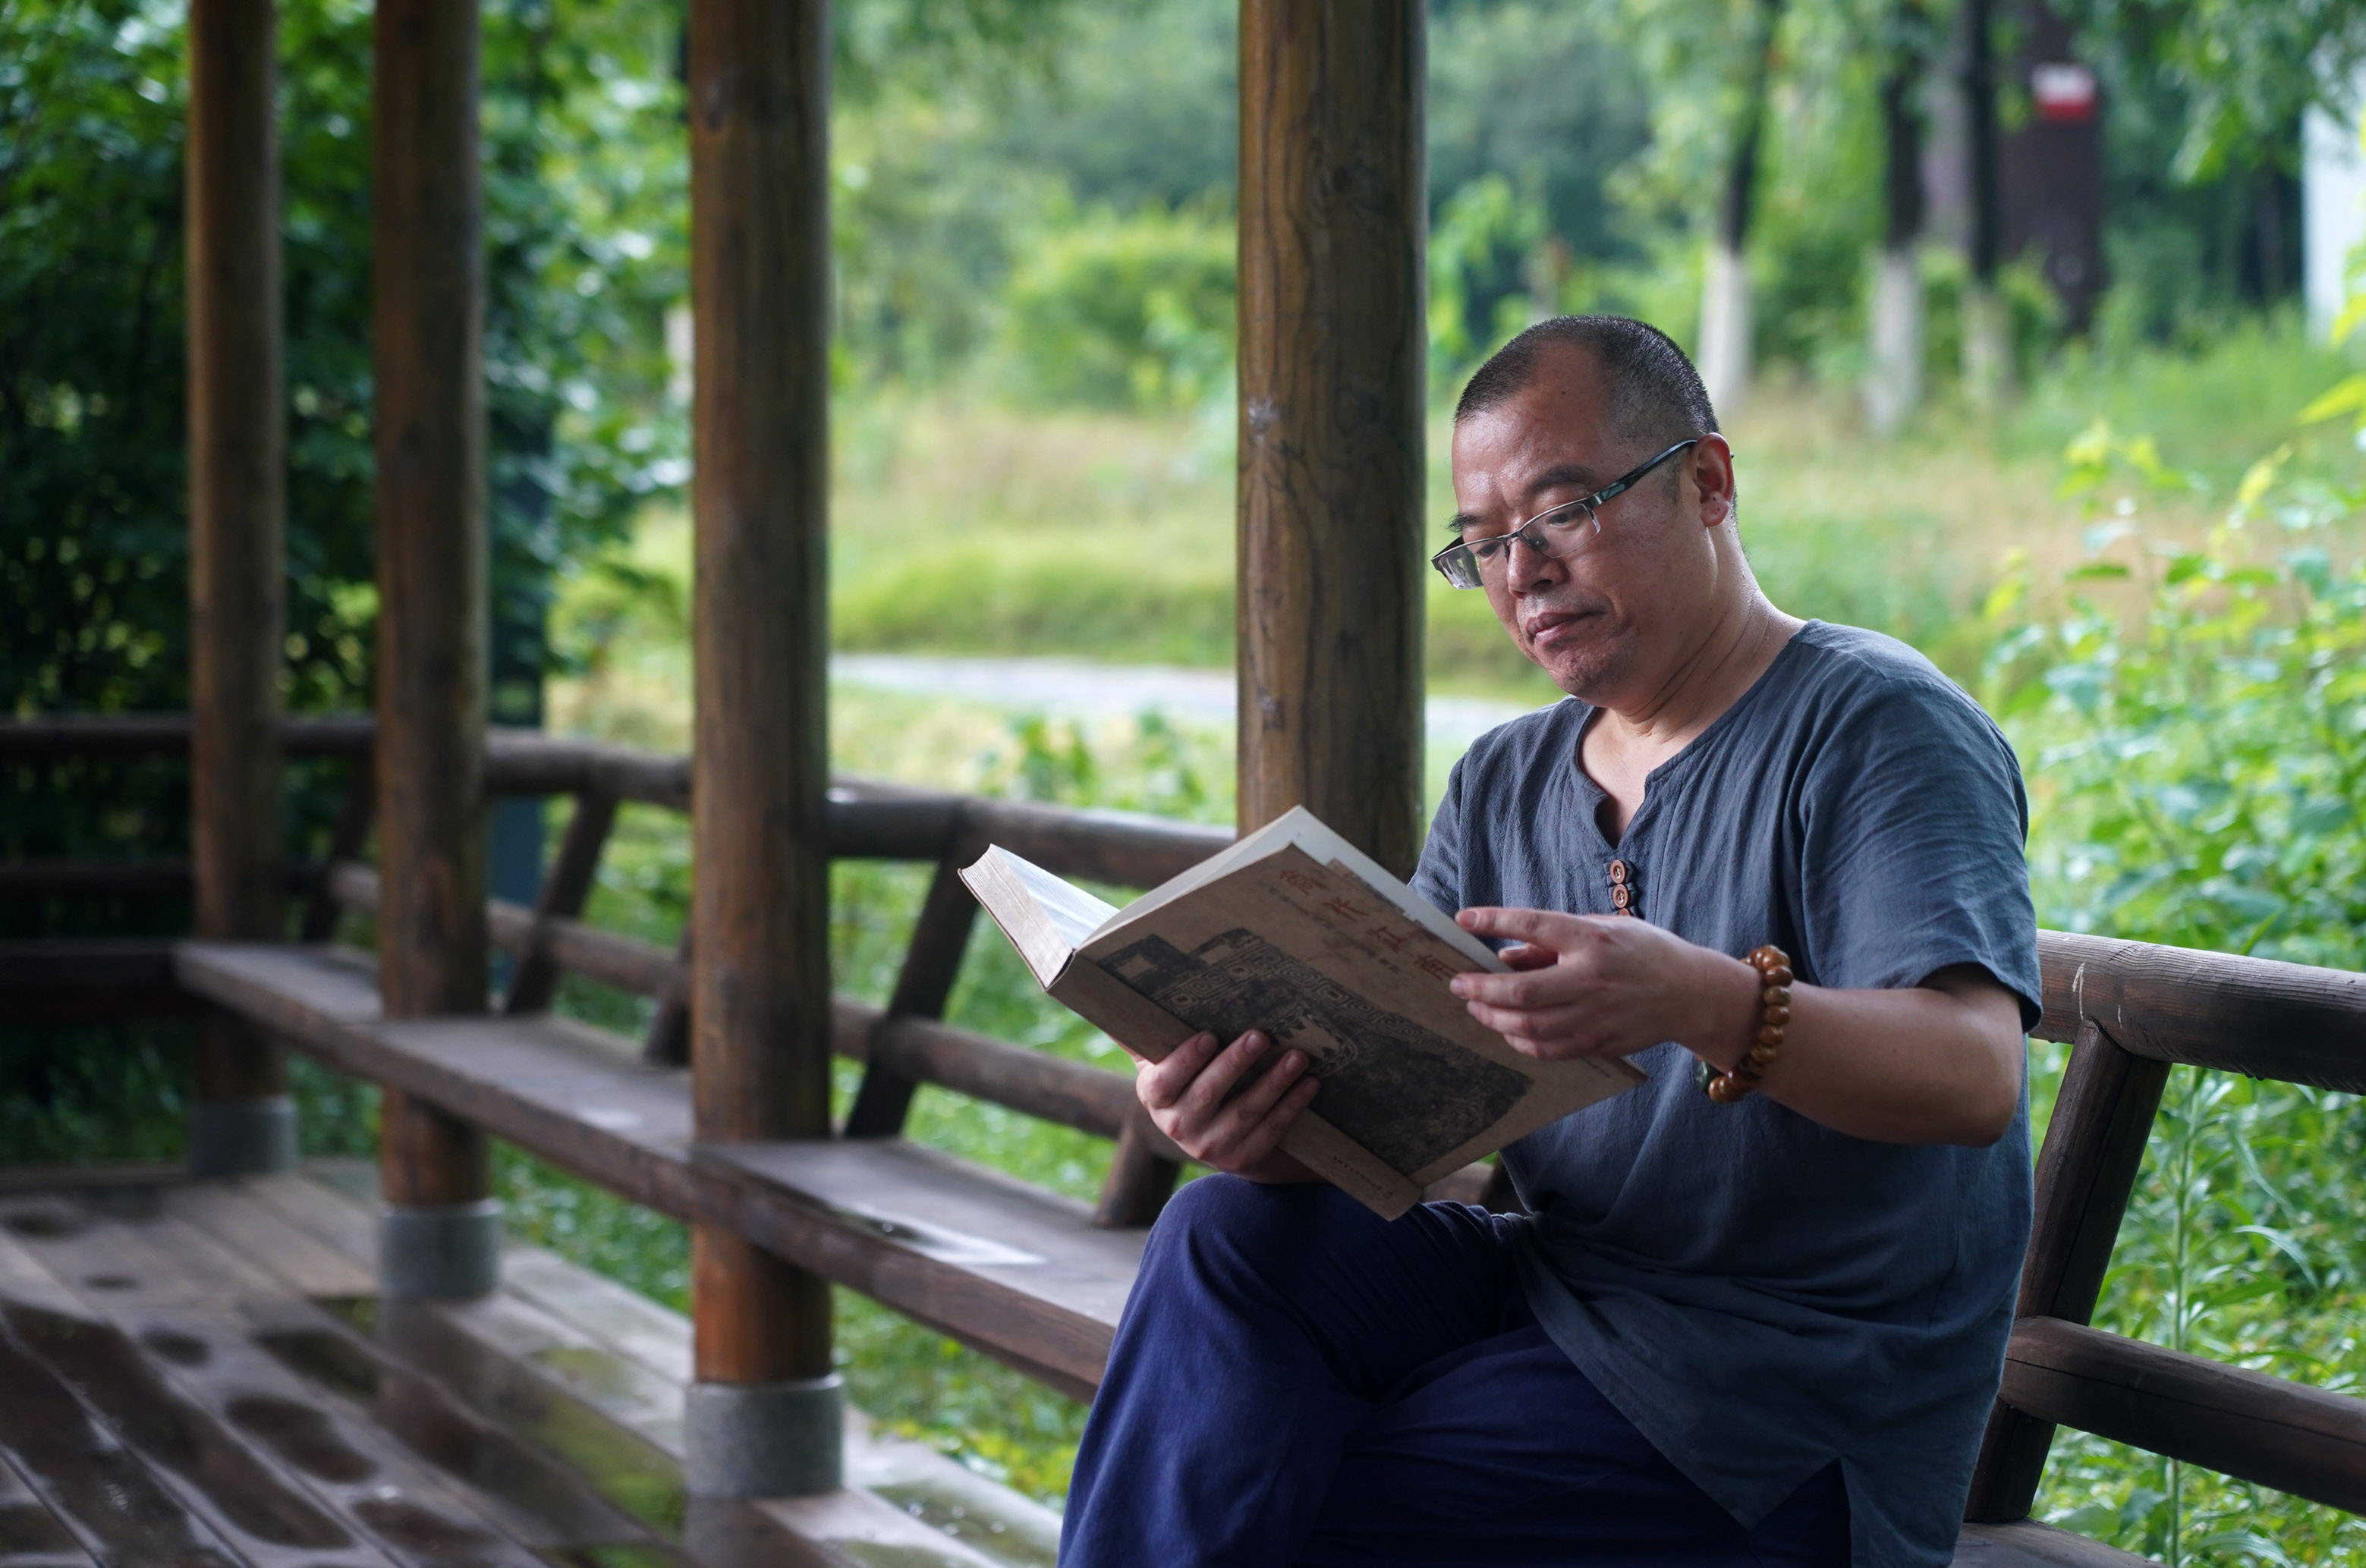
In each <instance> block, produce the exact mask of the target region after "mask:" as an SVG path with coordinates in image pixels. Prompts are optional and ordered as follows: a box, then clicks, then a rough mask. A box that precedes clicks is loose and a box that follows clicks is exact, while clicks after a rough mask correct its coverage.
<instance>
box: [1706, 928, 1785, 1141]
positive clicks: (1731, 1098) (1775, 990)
mask: <svg viewBox="0 0 2366 1568" xmlns="http://www.w3.org/2000/svg"><path fill="white" fill-rule="evenodd" d="M1743 961H1744V962H1746V963H1748V964H1749V965H1750V967H1751V968H1752V969H1756V970H1757V971H1758V1033H1757V1035H1756V1036H1753V1037H1752V1040H1751V1042H1750V1049H1749V1050H1747V1051H1745V1052H1744V1053H1742V1058H1741V1060H1740V1061H1738V1062H1735V1063H1734V1064H1733V1068H1732V1070H1730V1071H1729V1072H1718V1071H1715V1070H1711V1069H1710V1067H1709V1064H1708V1063H1707V1062H1703V1063H1701V1068H1702V1071H1703V1077H1702V1081H1701V1087H1703V1088H1704V1089H1706V1090H1707V1091H1708V1097H1709V1098H1710V1099H1712V1100H1714V1101H1716V1102H1717V1103H1718V1104H1720V1105H1734V1104H1739V1103H1741V1101H1743V1100H1745V1099H1747V1098H1749V1095H1750V1092H1751V1091H1752V1090H1753V1089H1755V1088H1757V1087H1758V1084H1759V1081H1760V1080H1761V1079H1763V1078H1764V1077H1765V1076H1766V1070H1767V1069H1768V1068H1769V1067H1772V1066H1773V1065H1774V1063H1775V1057H1777V1056H1778V1055H1780V1054H1781V1053H1782V1049H1783V1032H1784V1030H1785V1029H1786V1028H1787V1027H1788V1026H1789V1025H1790V1022H1791V958H1790V955H1789V954H1787V953H1786V952H1784V951H1783V949H1782V948H1780V947H1777V946H1775V945H1774V944H1773V943H1771V942H1770V943H1768V944H1767V945H1766V946H1763V947H1760V948H1758V949H1756V950H1755V951H1753V952H1752V954H1751V955H1750V957H1749V958H1747V959H1745V960H1743Z"/></svg>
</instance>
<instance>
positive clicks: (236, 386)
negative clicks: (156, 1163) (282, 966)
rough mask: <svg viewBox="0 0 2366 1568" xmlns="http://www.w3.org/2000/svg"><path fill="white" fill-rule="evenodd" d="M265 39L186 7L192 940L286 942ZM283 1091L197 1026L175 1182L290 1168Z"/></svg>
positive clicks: (200, 6) (252, 1059) (275, 150)
mask: <svg viewBox="0 0 2366 1568" xmlns="http://www.w3.org/2000/svg"><path fill="white" fill-rule="evenodd" d="M277 31H278V27H277V17H276V12H275V10H274V8H273V6H272V5H271V4H270V0H192V4H191V5H190V6H189V34H188V37H189V134H188V156H187V172H186V179H187V201H188V356H189V385H188V398H189V711H190V719H191V725H192V734H191V737H190V759H189V805H190V834H189V836H190V842H191V849H192V853H193V857H194V859H195V861H196V870H197V908H196V912H195V913H196V928H197V935H200V936H208V937H227V938H242V939H271V938H276V937H279V936H282V935H285V933H284V931H283V929H282V923H283V920H284V918H285V913H284V910H283V908H282V900H281V896H280V895H281V882H280V863H281V859H282V844H281V837H280V823H279V794H280V784H281V778H280V746H279V717H280V697H279V670H280V651H279V644H280V638H281V636H282V634H283V631H284V623H285V621H286V596H285V593H284V591H283V589H282V586H281V584H282V571H281V566H280V555H281V544H282V532H283V528H284V521H283V519H284V514H285V510H286V499H287V487H286V478H285V441H284V436H283V425H282V422H281V420H282V414H281V405H280V308H279V138H278V133H277V116H278V108H277V104H276V85H277V75H278V73H277V68H276V61H275V54H276V49H277ZM295 1154H296V1145H295V1118H294V1114H293V1112H292V1110H291V1108H290V1106H289V1104H288V1101H287V1062H286V1058H285V1057H284V1055H283V1053H282V1051H281V1050H280V1048H279V1047H276V1045H273V1044H271V1043H270V1042H267V1041H265V1039H264V1038H263V1037H262V1036H259V1035H256V1034H255V1033H254V1032H253V1031H252V1030H249V1029H247V1028H245V1027H243V1026H242V1025H239V1024H238V1023H236V1022H235V1021H234V1020H232V1019H231V1018H230V1017H228V1016H227V1015H223V1014H216V1015H214V1016H212V1017H209V1018H208V1019H207V1020H206V1021H205V1024H204V1025H203V1031H202V1034H201V1035H200V1037H199V1041H198V1046H197V1094H196V1103H195V1105H194V1107H193V1110H192V1113H191V1116H190V1126H189V1163H190V1168H191V1169H192V1170H194V1171H196V1172H197V1174H199V1175H205V1176H231V1175H242V1174H246V1173H249V1172H253V1171H260V1170H282V1169H285V1168H286V1167H287V1166H288V1165H290V1164H292V1163H293V1162H294V1159H295Z"/></svg>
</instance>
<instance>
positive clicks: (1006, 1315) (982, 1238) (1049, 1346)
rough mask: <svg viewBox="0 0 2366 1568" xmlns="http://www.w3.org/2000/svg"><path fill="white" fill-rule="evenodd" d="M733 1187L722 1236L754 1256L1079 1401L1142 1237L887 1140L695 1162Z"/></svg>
mask: <svg viewBox="0 0 2366 1568" xmlns="http://www.w3.org/2000/svg"><path fill="white" fill-rule="evenodd" d="M696 1161H697V1165H698V1169H699V1170H701V1171H702V1172H711V1173H713V1174H715V1175H718V1176H721V1177H723V1178H725V1179H726V1180H727V1181H729V1182H732V1183H733V1184H734V1186H735V1187H736V1189H737V1193H738V1199H739V1201H738V1202H737V1203H736V1204H733V1205H732V1206H731V1209H730V1218H731V1223H732V1224H733V1225H734V1226H737V1227H738V1229H740V1230H741V1231H743V1232H744V1233H745V1234H747V1235H748V1236H749V1238H751V1239H753V1240H755V1241H756V1242H757V1243H758V1244H759V1245H760V1246H762V1247H764V1248H766V1249H770V1250H772V1251H775V1252H778V1253H780V1254H782V1255H783V1256H784V1257H788V1258H791V1259H793V1260H796V1261H797V1262H799V1263H802V1264H803V1265H805V1266H806V1268H809V1269H811V1270H814V1271H816V1272H817V1273H822V1274H826V1275H828V1277H829V1278H831V1279H834V1280H837V1281H839V1282H842V1283H845V1284H848V1285H851V1286H852V1287H853V1288H854V1289H856V1290H859V1291H861V1292H862V1293H863V1294H866V1295H870V1296H873V1297H874V1298H875V1299H877V1300H880V1301H882V1302H884V1303H886V1304H887V1305H891V1306H893V1307H895V1308H896V1311H898V1312H901V1313H903V1314H905V1315H906V1316H909V1317H912V1318H915V1319H917V1320H918V1321H919V1322H922V1323H925V1324H928V1325H929V1326H930V1327H935V1328H938V1329H941V1331H943V1332H945V1333H947V1334H950V1335H952V1337H953V1338H958V1339H961V1340H962V1341H963V1342H964V1343H966V1344H969V1345H973V1346H975V1347H976V1348H977V1349H979V1350H985V1351H986V1352H987V1353H988V1354H990V1355H994V1356H996V1357H997V1358H999V1359H1001V1360H1004V1361H1009V1362H1011V1363H1012V1364H1014V1365H1016V1366H1019V1367H1020V1369H1021V1370H1023V1371H1026V1372H1029V1373H1030V1374H1031V1375H1033V1376H1036V1377H1040V1378H1042V1380H1043V1381H1045V1382H1047V1383H1051V1384H1052V1386H1053V1387H1054V1388H1057V1389H1059V1390H1061V1391H1062V1392H1063V1393H1066V1394H1071V1395H1073V1396H1075V1397H1077V1398H1089V1397H1090V1394H1091V1390H1092V1389H1093V1387H1094V1386H1096V1385H1097V1384H1098V1383H1099V1381H1100V1374H1101V1369H1102V1366H1103V1364H1104V1363H1105V1362H1106V1361H1107V1360H1108V1357H1109V1345H1110V1336H1111V1335H1112V1333H1113V1332H1114V1330H1115V1327H1116V1323H1117V1316H1118V1313H1119V1311H1120V1310H1121V1308H1122V1307H1123V1306H1124V1304H1125V1296H1126V1293H1127V1292H1128V1291H1129V1290H1130V1289H1131V1288H1132V1282H1133V1275H1134V1272H1135V1271H1136V1270H1137V1269H1138V1268H1139V1267H1140V1265H1141V1259H1142V1245H1143V1240H1144V1235H1143V1233H1142V1232H1140V1231H1133V1230H1106V1229H1102V1228H1100V1227H1098V1226H1095V1225H1094V1224H1093V1222H1092V1215H1091V1214H1090V1213H1089V1212H1088V1211H1087V1210H1086V1208H1085V1207H1084V1205H1082V1204H1074V1203H1070V1202H1068V1201H1066V1200H1064V1199H1060V1198H1057V1197H1054V1196H1053V1195H1052V1194H1049V1193H1044V1192H1042V1190H1040V1189H1038V1188H1034V1187H1030V1186H1028V1185H1026V1184H1025V1183H1023V1182H1016V1181H1013V1180H1011V1179H1009V1178H1008V1177H1004V1176H1002V1175H1000V1174H999V1173H998V1172H991V1171H985V1170H978V1169H977V1168H976V1167H974V1166H969V1165H966V1164H965V1163H964V1162H963V1161H959V1160H955V1159H952V1158H951V1157H950V1156H946V1155H941V1154H939V1153H937V1152H936V1151H935V1150H933V1149H927V1148H918V1147H915V1146H913V1145H910V1144H906V1143H902V1142H897V1141H889V1140H879V1141H875V1142H869V1143H861V1144H856V1143H848V1142H823V1141H819V1140H814V1141H808V1142H803V1143H772V1144H755V1145H748V1146H729V1147H716V1148H703V1149H701V1150H700V1151H699V1152H698V1154H697V1157H696Z"/></svg>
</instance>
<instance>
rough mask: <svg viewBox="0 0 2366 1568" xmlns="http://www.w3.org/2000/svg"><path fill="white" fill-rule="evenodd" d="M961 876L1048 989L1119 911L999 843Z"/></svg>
mask: <svg viewBox="0 0 2366 1568" xmlns="http://www.w3.org/2000/svg"><path fill="white" fill-rule="evenodd" d="M961 879H962V881H963V883H965V884H966V885H967V886H968V888H969V890H970V891H971V892H972V893H974V894H975V895H976V898H977V902H979V903H980V904H982V905H984V906H985V908H986V913H988V914H990V915H992V916H993V917H994V920H995V924H997V925H999V926H1001V927H1002V930H1003V933H1004V935H1008V937H1009V938H1010V943H1011V946H1015V947H1017V948H1018V949H1019V956H1020V958H1024V959H1026V960H1027V967H1028V968H1029V969H1032V970H1033V971H1034V973H1035V980H1036V983H1037V984H1039V985H1042V986H1044V987H1046V988H1047V989H1048V988H1049V987H1050V986H1051V984H1052V982H1053V980H1057V979H1058V978H1059V975H1060V971H1061V970H1062V969H1065V968H1066V967H1067V962H1068V956H1069V955H1070V954H1071V953H1073V952H1075V951H1076V948H1077V947H1078V946H1082V945H1083V943H1084V941H1085V939H1086V938H1087V937H1088V936H1090V935H1092V934H1093V933H1094V932H1095V931H1097V930H1098V929H1099V928H1100V927H1101V926H1102V925H1103V924H1106V923H1107V922H1108V921H1109V919H1110V917H1111V916H1112V915H1114V914H1116V913H1117V907H1116V906H1115V905H1114V904H1110V903H1108V902H1104V901H1103V900H1100V899H1097V898H1095V897H1093V895H1092V894H1090V893H1088V892H1087V891H1085V890H1084V889H1082V888H1080V887H1077V886H1076V884H1074V883H1073V882H1068V881H1065V880H1064V879H1061V878H1058V877H1055V876H1053V875H1052V873H1051V872H1049V871H1046V870H1045V869H1043V868H1042V867H1041V866H1038V865H1036V864H1035V863H1034V862H1033V861H1031V860H1028V859H1025V858H1022V857H1020V856H1017V855H1013V854H1011V853H1010V851H1008V849H1005V848H1003V847H1002V846H999V845H996V846H991V847H989V848H988V849H987V850H986V853H985V854H984V855H981V856H979V857H978V858H977V860H976V861H975V863H974V864H972V865H970V866H968V867H965V868H963V870H962V873H961Z"/></svg>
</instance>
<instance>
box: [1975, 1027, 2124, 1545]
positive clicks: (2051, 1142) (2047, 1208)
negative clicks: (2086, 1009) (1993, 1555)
mask: <svg viewBox="0 0 2366 1568" xmlns="http://www.w3.org/2000/svg"><path fill="white" fill-rule="evenodd" d="M2168 1080H2169V1066H2168V1064H2167V1063H2165V1062H2156V1061H2146V1060H2145V1059H2143V1058H2138V1057H2133V1056H2130V1055H2129V1054H2128V1053H2127V1052H2125V1051H2124V1050H2122V1049H2120V1047H2117V1046H2116V1045H2113V1043H2112V1041H2111V1039H2110V1037H2109V1036H2106V1035H2105V1034H2104V1033H2103V1031H2102V1029H2101V1026H2100V1025H2097V1024H2096V1023H2095V1022H2094V1021H2093V1020H2091V1019H2090V1020H2089V1021H2088V1022H2087V1024H2086V1025H2084V1026H2083V1027H2082V1028H2081V1030H2080V1031H2079V1043H2078V1045H2077V1046H2076V1047H2073V1048H2072V1050H2071V1053H2070V1061H2069V1065H2068V1067H2067V1069H2066V1070H2064V1072H2063V1075H2062V1087H2061V1090H2060V1092H2059V1093H2058V1094H2057V1095H2056V1098H2055V1102H2054V1116H2053V1119H2052V1120H2051V1121H2050V1122H2048V1123H2047V1124H2046V1128H2045V1145H2044V1146H2043V1147H2042V1148H2040V1149H2039V1150H2038V1155H2037V1199H2036V1213H2035V1216H2034V1223H2033V1225H2032V1226H2031V1228H2030V1236H2029V1250H2028V1254H2027V1257H2026V1258H2025V1260H2023V1262H2022V1271H2021V1294H2020V1298H2019V1301H2018V1302H2017V1303H2016V1305H2015V1306H2014V1316H2016V1317H2017V1318H2022V1319H2026V1318H2031V1317H2050V1318H2058V1319H2061V1320H2063V1321H2066V1322H2070V1323H2085V1322H2087V1321H2088V1320H2089V1319H2090V1318H2091V1317H2092V1316H2094V1313H2095V1301H2096V1297H2097V1296H2098V1295H2099V1294H2101V1291H2102V1288H2103V1272H2104V1271H2105V1269H2107V1268H2108V1267H2109V1266H2110V1264H2111V1260H2112V1247H2113V1243H2114V1242H2115V1241H2116V1240H2117V1239H2118V1238H2119V1233H2120V1221H2121V1218H2122V1217H2123V1216H2124V1215H2125V1214H2126V1213H2127V1207H2128V1195H2129V1194H2130V1193H2133V1192H2134V1191H2135V1181H2136V1171H2137V1170H2138V1168H2139V1167H2140V1166H2141V1165H2142V1164H2143V1163H2144V1151H2145V1141H2146V1138H2147V1137H2149V1136H2150V1134H2151V1132H2152V1124H2153V1115H2154V1113H2155V1112H2157V1111H2158V1109H2159V1108H2160V1094H2161V1090H2162V1087H2163V1086H2164V1085H2165V1084H2166V1083H2167V1082H2168ZM2053 1437H2054V1428H2053V1425H2052V1424H2051V1423H2050V1422H2045V1421H2041V1420H2038V1419H2036V1418H2035V1417H2031V1416H2030V1415H2028V1414H2026V1413H2025V1412H2022V1411H2019V1410H2015V1409H2013V1408H2012V1407H2011V1406H2010V1405H2008V1404H2006V1403H2005V1402H2004V1401H2003V1400H2002V1399H2000V1400H1999V1401H1998V1402H1997V1405H1996V1406H1995V1408H1994V1409H1993V1410H1991V1411H1990V1412H1989V1424H1988V1430H1987V1432H1986V1433H1985V1434H1984V1436H1983V1438H1982V1439H1981V1443H1980V1454H1979V1461H1978V1462H1977V1465H1975V1466H1974V1469H1973V1473H1972V1490H1971V1495H1970V1497H1969V1500H1968V1501H1967V1502H1966V1506H1965V1514H1964V1517H1965V1518H1969V1519H1978V1520H1986V1521H1994V1522H2003V1521H2007V1520H2011V1519H2018V1518H2026V1517H2027V1516H2028V1513H2029V1510H2030V1507H2031V1506H2032V1505H2033V1504H2034V1503H2035V1501H2036V1499H2037V1487H2038V1483H2039V1480H2040V1479H2041V1477H2042V1475H2043V1473H2044V1471H2045V1454H2046V1450H2047V1449H2048V1448H2049V1447H2050V1446H2051V1444H2052V1441H2053Z"/></svg>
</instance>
